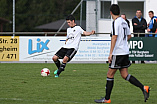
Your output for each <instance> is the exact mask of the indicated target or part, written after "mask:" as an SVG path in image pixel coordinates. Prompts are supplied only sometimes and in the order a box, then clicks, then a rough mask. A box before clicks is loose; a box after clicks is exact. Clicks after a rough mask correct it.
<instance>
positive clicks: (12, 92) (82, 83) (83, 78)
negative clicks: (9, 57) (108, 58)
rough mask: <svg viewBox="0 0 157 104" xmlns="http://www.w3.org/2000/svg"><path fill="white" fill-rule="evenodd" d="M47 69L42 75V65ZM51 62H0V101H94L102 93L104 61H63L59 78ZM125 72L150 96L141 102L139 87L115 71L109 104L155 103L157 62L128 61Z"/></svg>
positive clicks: (25, 103)
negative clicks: (128, 65)
mask: <svg viewBox="0 0 157 104" xmlns="http://www.w3.org/2000/svg"><path fill="white" fill-rule="evenodd" d="M44 67H47V68H49V69H50V71H51V74H50V76H48V77H42V76H41V75H40V71H41V69H42V68H44ZM55 69H56V66H55V65H54V64H52V63H51V64H50V63H43V64H41V63H40V64H39V63H37V64H34V63H32V64H30V63H27V64H25V63H10V64H8V63H1V64H0V104H95V102H94V100H95V99H99V98H100V97H104V96H105V85H106V73H107V70H108V64H67V67H66V69H65V71H64V72H63V73H61V75H60V77H59V78H55V77H54V75H53V71H54V70H55ZM129 73H130V74H131V75H133V76H135V77H136V78H137V79H138V80H140V81H141V82H142V83H143V84H144V85H149V86H150V87H151V92H150V98H149V100H148V101H147V102H146V103H144V97H143V94H142V91H141V90H140V89H139V88H137V87H135V86H133V85H131V84H130V83H129V82H127V81H125V80H124V79H122V78H121V76H120V74H119V71H117V73H116V75H115V82H114V87H113V90H112V94H111V103H112V104H156V103H157V99H156V97H157V64H132V65H131V67H129Z"/></svg>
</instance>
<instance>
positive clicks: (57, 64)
mask: <svg viewBox="0 0 157 104" xmlns="http://www.w3.org/2000/svg"><path fill="white" fill-rule="evenodd" d="M58 59H59V57H58V56H56V55H54V56H53V58H52V60H53V61H54V63H55V65H56V66H57V68H58V69H59V67H60V61H59V60H58Z"/></svg>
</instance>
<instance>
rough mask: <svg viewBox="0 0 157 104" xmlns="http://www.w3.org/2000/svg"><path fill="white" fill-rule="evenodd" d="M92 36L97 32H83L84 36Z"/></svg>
mask: <svg viewBox="0 0 157 104" xmlns="http://www.w3.org/2000/svg"><path fill="white" fill-rule="evenodd" d="M92 34H95V31H94V30H93V31H91V32H87V31H84V32H83V35H85V36H89V35H92Z"/></svg>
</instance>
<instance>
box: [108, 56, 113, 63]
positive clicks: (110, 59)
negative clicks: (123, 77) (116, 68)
mask: <svg viewBox="0 0 157 104" xmlns="http://www.w3.org/2000/svg"><path fill="white" fill-rule="evenodd" d="M111 61H112V54H110V55H109V56H108V62H109V63H111Z"/></svg>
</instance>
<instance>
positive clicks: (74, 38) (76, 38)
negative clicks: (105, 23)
mask: <svg viewBox="0 0 157 104" xmlns="http://www.w3.org/2000/svg"><path fill="white" fill-rule="evenodd" d="M66 21H67V23H68V25H69V28H67V39H66V41H65V45H64V46H63V47H62V48H61V49H60V50H59V51H58V52H57V53H56V54H55V55H54V56H53V58H52V59H53V61H54V63H55V64H56V66H57V68H58V69H57V70H56V71H55V72H54V74H55V77H59V75H60V73H61V72H62V71H64V68H65V66H66V63H67V62H69V61H70V60H71V59H72V58H73V57H74V55H75V54H76V52H77V50H78V48H79V44H80V40H81V35H82V34H83V35H86V36H89V35H92V34H94V33H95V31H91V32H86V31H84V30H83V29H82V28H81V27H80V26H77V25H76V23H75V18H74V16H73V15H69V16H67V18H66ZM58 59H63V62H62V64H60V61H59V60H58Z"/></svg>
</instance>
